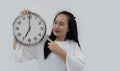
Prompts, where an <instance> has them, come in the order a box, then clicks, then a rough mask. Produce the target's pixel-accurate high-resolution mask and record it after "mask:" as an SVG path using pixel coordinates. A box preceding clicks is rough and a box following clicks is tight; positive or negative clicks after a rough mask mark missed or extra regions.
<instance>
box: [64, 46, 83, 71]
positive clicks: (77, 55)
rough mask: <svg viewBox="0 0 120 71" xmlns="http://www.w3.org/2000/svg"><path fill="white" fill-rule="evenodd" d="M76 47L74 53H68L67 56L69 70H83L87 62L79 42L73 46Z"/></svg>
mask: <svg viewBox="0 0 120 71" xmlns="http://www.w3.org/2000/svg"><path fill="white" fill-rule="evenodd" d="M73 47H74V48H75V49H74V50H73V51H74V54H73V55H72V54H70V53H67V56H66V67H67V71H83V69H84V66H85V63H84V56H83V53H82V50H81V49H80V48H79V46H78V45H77V44H75V45H74V46H73Z"/></svg>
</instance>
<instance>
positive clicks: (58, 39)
mask: <svg viewBox="0 0 120 71" xmlns="http://www.w3.org/2000/svg"><path fill="white" fill-rule="evenodd" d="M55 40H57V41H65V37H64V38H63V37H56V39H55Z"/></svg>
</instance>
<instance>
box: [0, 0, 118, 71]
mask: <svg viewBox="0 0 120 71" xmlns="http://www.w3.org/2000/svg"><path fill="white" fill-rule="evenodd" d="M26 8H27V9H30V10H31V11H33V12H36V13H38V14H39V15H41V16H42V17H43V18H44V20H45V21H46V24H47V27H48V31H47V33H49V32H50V30H51V28H52V21H53V18H54V16H55V15H56V13H57V12H59V11H61V10H68V11H70V12H72V13H73V14H74V15H75V16H76V20H77V23H78V30H79V40H80V44H81V47H82V49H83V52H84V54H85V61H86V67H85V71H120V67H119V66H120V61H119V60H120V55H119V54H120V1H119V0H0V71H39V70H38V68H37V63H36V62H35V61H34V60H33V61H28V62H25V63H16V62H15V59H14V50H13V49H12V41H13V34H12V33H13V32H12V23H13V21H14V19H15V18H16V17H17V16H18V15H19V12H20V11H21V10H23V9H26Z"/></svg>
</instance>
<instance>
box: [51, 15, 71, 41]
mask: <svg viewBox="0 0 120 71" xmlns="http://www.w3.org/2000/svg"><path fill="white" fill-rule="evenodd" d="M52 30H53V34H54V35H55V36H56V37H57V38H63V39H65V37H66V34H67V32H68V31H69V29H68V17H67V16H66V15H64V14H60V15H58V16H57V17H56V19H55V21H54V24H53V29H52Z"/></svg>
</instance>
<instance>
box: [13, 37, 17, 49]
mask: <svg viewBox="0 0 120 71" xmlns="http://www.w3.org/2000/svg"><path fill="white" fill-rule="evenodd" d="M16 43H17V41H16V39H15V38H14V39H13V49H15V48H16Z"/></svg>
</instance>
